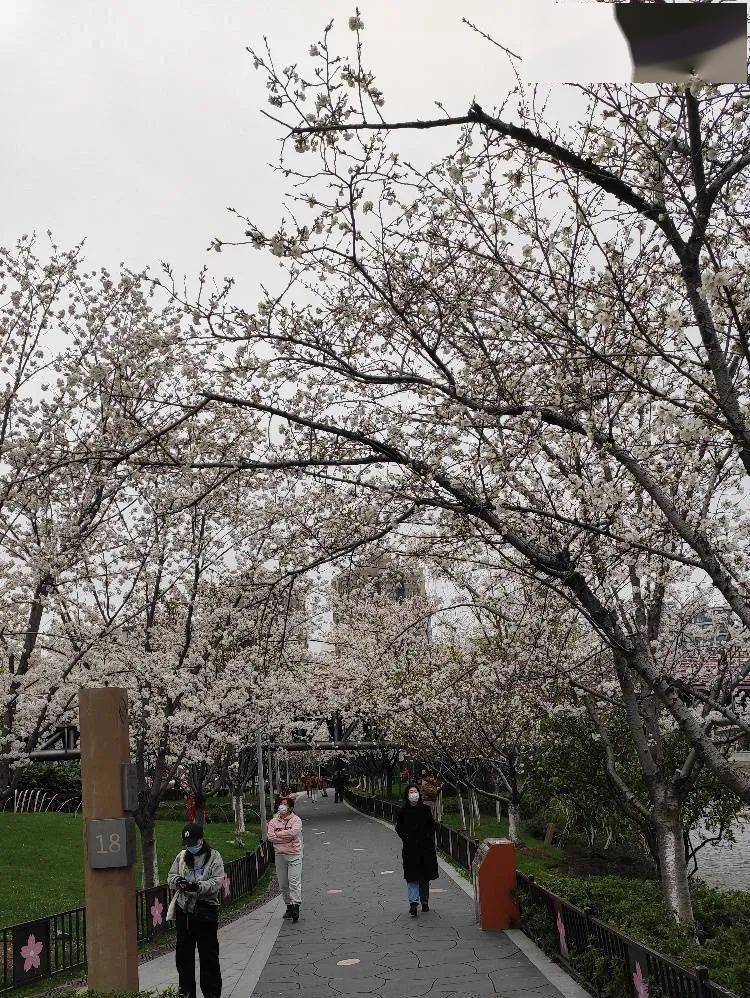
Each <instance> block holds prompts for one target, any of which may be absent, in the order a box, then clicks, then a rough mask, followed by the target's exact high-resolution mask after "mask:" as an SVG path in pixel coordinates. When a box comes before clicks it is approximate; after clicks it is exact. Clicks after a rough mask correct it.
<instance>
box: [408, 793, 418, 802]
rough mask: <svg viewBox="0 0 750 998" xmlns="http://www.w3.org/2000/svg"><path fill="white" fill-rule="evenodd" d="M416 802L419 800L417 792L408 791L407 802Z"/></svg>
mask: <svg viewBox="0 0 750 998" xmlns="http://www.w3.org/2000/svg"><path fill="white" fill-rule="evenodd" d="M418 802H419V794H415V793H410V794H409V803H410V804H417V803H418Z"/></svg>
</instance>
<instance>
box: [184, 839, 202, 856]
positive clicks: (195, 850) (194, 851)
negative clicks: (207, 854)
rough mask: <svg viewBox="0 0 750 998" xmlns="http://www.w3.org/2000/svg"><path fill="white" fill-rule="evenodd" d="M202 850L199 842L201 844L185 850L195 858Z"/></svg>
mask: <svg viewBox="0 0 750 998" xmlns="http://www.w3.org/2000/svg"><path fill="white" fill-rule="evenodd" d="M202 848H203V843H202V842H201V844H200V845H198V846H188V847H187V850H188V852H191V853H192V854H193V856H197V855H198V853H199V852H200V851H201V849H202Z"/></svg>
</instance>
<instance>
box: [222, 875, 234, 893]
mask: <svg viewBox="0 0 750 998" xmlns="http://www.w3.org/2000/svg"><path fill="white" fill-rule="evenodd" d="M221 883H222V886H223V888H224V897H225V898H228V897H229V892H230V890H231V887H232V881H231V880H230V879H229V874H228V873H225V874H224V879H223V880H222V882H221Z"/></svg>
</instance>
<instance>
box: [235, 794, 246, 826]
mask: <svg viewBox="0 0 750 998" xmlns="http://www.w3.org/2000/svg"><path fill="white" fill-rule="evenodd" d="M234 830H235V831H236V832H237V834H238V835H242V834H244V832H245V831H246V828H245V798H244V796H243V795H242V794H236V795H235V797H234Z"/></svg>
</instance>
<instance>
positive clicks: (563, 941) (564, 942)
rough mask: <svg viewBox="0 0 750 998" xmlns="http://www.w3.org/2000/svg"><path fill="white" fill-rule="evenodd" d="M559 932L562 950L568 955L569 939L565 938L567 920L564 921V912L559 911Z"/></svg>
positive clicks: (564, 954) (563, 953)
mask: <svg viewBox="0 0 750 998" xmlns="http://www.w3.org/2000/svg"><path fill="white" fill-rule="evenodd" d="M557 934H558V935H559V936H560V952H561V953H562V955H563V956H567V955H568V941H567V939H566V938H565V922H564V921H563V917H562V912H561V911H558V913H557Z"/></svg>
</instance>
